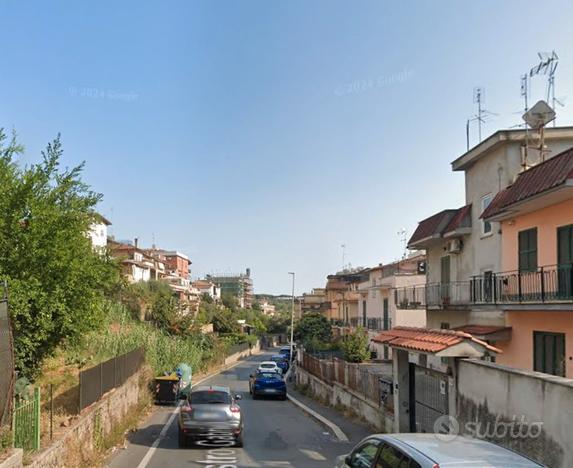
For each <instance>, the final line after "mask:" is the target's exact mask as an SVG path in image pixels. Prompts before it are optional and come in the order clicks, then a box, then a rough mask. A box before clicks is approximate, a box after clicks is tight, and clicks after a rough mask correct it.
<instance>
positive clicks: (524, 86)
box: [521, 73, 529, 112]
mask: <svg viewBox="0 0 573 468" xmlns="http://www.w3.org/2000/svg"><path fill="white" fill-rule="evenodd" d="M528 94H529V79H528V76H527V73H526V74H525V75H521V97H522V98H523V101H524V103H525V106H524V108H523V111H524V112H527V110H528V107H527V96H528Z"/></svg>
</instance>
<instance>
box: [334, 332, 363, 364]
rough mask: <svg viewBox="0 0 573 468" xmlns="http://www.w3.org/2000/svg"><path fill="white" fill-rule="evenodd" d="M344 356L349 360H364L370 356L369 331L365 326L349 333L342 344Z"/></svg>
mask: <svg viewBox="0 0 573 468" xmlns="http://www.w3.org/2000/svg"><path fill="white" fill-rule="evenodd" d="M340 348H341V349H342V353H343V357H344V359H345V360H346V361H348V362H362V361H365V360H366V359H368V358H369V357H370V351H369V350H368V333H367V332H366V330H364V329H363V328H357V329H356V330H355V331H354V332H353V333H350V334H349V335H347V336H346V337H345V338H344V340H343V341H342V343H341V344H340Z"/></svg>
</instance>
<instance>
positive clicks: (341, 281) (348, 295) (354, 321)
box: [324, 268, 368, 326]
mask: <svg viewBox="0 0 573 468" xmlns="http://www.w3.org/2000/svg"><path fill="white" fill-rule="evenodd" d="M367 276H368V273H367V269H364V268H362V269H359V270H357V271H343V272H340V273H336V274H335V275H328V276H327V277H326V279H327V281H326V287H325V289H324V292H325V296H326V303H327V304H328V306H329V308H328V310H325V315H326V317H327V318H328V319H330V321H331V322H332V323H337V324H339V325H344V326H357V325H358V324H359V316H358V301H359V300H360V293H359V292H358V285H359V284H360V283H361V282H363V281H364V280H365V278H367Z"/></svg>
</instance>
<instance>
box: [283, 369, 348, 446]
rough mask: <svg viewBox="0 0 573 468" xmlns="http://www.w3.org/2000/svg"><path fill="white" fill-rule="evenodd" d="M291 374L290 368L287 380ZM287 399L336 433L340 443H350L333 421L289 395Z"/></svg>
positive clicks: (286, 375)
mask: <svg viewBox="0 0 573 468" xmlns="http://www.w3.org/2000/svg"><path fill="white" fill-rule="evenodd" d="M290 374H291V368H290V367H289V370H288V371H287V373H286V374H285V379H287V378H288V377H290ZM287 398H288V399H289V400H290V401H292V402H293V403H294V404H295V405H297V406H299V407H300V408H302V409H303V410H304V411H306V412H307V413H308V414H310V415H311V416H313V417H314V418H316V419H318V420H319V421H320V422H321V423H322V424H324V425H325V426H327V427H329V428H330V429H331V430H332V432H334V435H335V436H336V438H337V439H338V440H339V441H340V442H348V437H346V434H345V433H344V432H343V431H342V429H340V427H338V426H337V425H336V424H334V423H333V422H332V421H330V420H328V419H326V418H325V417H324V416H323V415H322V414H319V413H317V412H316V411H314V410H313V409H311V408H309V407H308V406H306V405H305V404H304V403H301V402H300V401H298V400H297V399H296V398H294V397H292V396H290V395H289V394H288V393H287Z"/></svg>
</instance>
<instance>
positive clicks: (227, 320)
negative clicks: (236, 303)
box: [212, 307, 240, 334]
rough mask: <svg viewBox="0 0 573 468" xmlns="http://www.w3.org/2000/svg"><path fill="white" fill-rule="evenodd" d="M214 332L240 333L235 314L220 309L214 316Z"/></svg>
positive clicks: (226, 309)
mask: <svg viewBox="0 0 573 468" xmlns="http://www.w3.org/2000/svg"><path fill="white" fill-rule="evenodd" d="M212 320H213V330H214V331H216V332H217V333H222V334H228V333H239V331H240V327H239V323H238V322H237V316H236V315H235V313H234V312H233V311H232V310H230V309H228V308H226V307H220V308H218V309H217V310H216V311H215V313H214V315H213V319H212Z"/></svg>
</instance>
